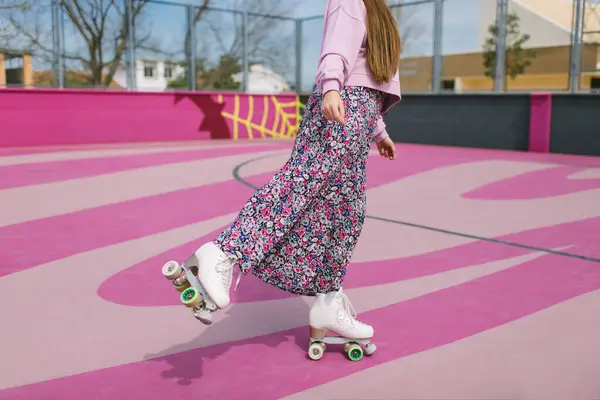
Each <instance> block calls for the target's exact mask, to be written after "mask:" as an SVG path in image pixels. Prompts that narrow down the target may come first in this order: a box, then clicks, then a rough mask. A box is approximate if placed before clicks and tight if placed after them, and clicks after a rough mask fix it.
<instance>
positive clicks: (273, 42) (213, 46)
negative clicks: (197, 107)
mask: <svg viewBox="0 0 600 400" xmlns="http://www.w3.org/2000/svg"><path fill="white" fill-rule="evenodd" d="M212 4H213V2H212V1H211V0H202V1H201V4H200V5H199V6H198V7H197V8H196V9H195V13H194V18H193V22H194V24H193V26H194V30H193V34H195V35H196V38H197V39H198V40H197V46H196V60H195V63H196V73H197V77H196V82H197V87H198V88H211V89H240V83H239V82H236V81H234V80H233V75H235V74H237V73H239V72H241V70H242V62H243V52H244V47H243V44H244V30H243V28H244V27H243V17H242V14H241V13H226V12H221V11H212V10H211V8H210V6H211V5H212ZM292 4H293V3H292V2H283V1H280V0H252V1H248V0H230V1H229V3H228V4H227V5H228V6H230V7H231V8H232V9H235V10H240V11H244V10H246V11H251V12H252V13H255V14H263V15H271V16H275V17H277V16H286V15H290V14H291V11H292V10H293V7H294V6H293V5H292ZM219 5H221V4H219ZM286 23H287V24H288V25H287V27H288V28H290V29H289V30H288V31H289V32H286V31H285V30H282V29H280V28H281V27H282V25H281V24H284V25H283V26H284V27H285V26H286V25H285V24H286ZM294 27H295V26H294V23H293V22H292V21H282V20H280V19H277V18H271V17H259V16H249V17H248V25H247V27H246V32H247V37H248V42H247V44H248V58H249V63H259V64H264V65H267V66H269V67H270V68H271V69H273V70H276V71H279V72H280V73H281V74H285V73H289V72H291V71H292V70H293V64H292V61H293V58H294V47H293V45H290V44H291V43H293V42H292V35H293V28H294ZM184 37H185V39H184V52H185V54H186V55H185V59H186V62H188V63H189V62H190V60H189V52H188V51H187V49H188V47H189V42H190V36H189V33H188V32H187V29H186V30H185V33H184ZM187 65H189V64H187ZM169 87H171V88H186V87H187V72H186V73H185V74H184V75H183V76H180V77H178V78H177V79H176V80H174V81H172V82H171V83H170V84H169Z"/></svg>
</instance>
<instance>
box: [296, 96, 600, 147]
mask: <svg viewBox="0 0 600 400" xmlns="http://www.w3.org/2000/svg"><path fill="white" fill-rule="evenodd" d="M307 99H308V96H306V95H305V96H301V101H302V102H304V103H306V101H307ZM530 99H531V95H530V94H529V93H523V94H502V95H496V94H442V95H427V94H423V95H418V94H409V95H404V96H403V99H402V102H400V104H398V105H396V106H395V107H394V108H392V110H390V112H389V113H388V114H387V115H386V116H385V117H384V119H385V122H386V124H387V127H388V132H389V134H390V136H391V137H392V139H393V140H394V141H397V142H405V143H420V144H434V145H446V146H462V147H478V148H488V149H506V150H523V151H526V150H527V149H528V147H529V114H530V105H531V104H530ZM550 151H551V152H553V153H566V154H588V155H600V95H581V94H579V95H570V94H553V95H552V127H551V137H550Z"/></svg>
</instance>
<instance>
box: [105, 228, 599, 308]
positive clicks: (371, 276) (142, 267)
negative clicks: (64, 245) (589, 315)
mask: <svg viewBox="0 0 600 400" xmlns="http://www.w3.org/2000/svg"><path fill="white" fill-rule="evenodd" d="M599 231H600V217H599V218H592V219H588V220H584V221H576V222H571V223H565V224H560V225H555V226H550V227H545V228H539V229H531V230H528V231H524V232H519V233H515V234H511V235H506V236H502V237H499V238H497V239H500V240H505V241H510V242H513V243H521V244H527V245H531V246H537V247H541V248H549V249H553V248H562V247H566V246H569V251H570V252H574V253H576V254H580V255H584V256H588V257H594V256H596V257H600V244H599V243H598V241H597V233H596V232H599ZM217 233H218V232H213V233H211V234H209V235H206V236H204V237H202V238H199V239H197V240H194V241H191V242H188V243H186V244H184V245H181V246H178V247H176V248H173V249H170V250H168V251H166V252H164V253H162V254H159V255H157V256H155V257H152V258H149V259H147V260H144V261H142V262H140V263H138V264H136V265H133V266H131V267H130V268H127V269H125V270H123V271H121V272H119V273H117V274H115V275H113V276H111V277H110V278H108V279H107V280H106V281H105V282H103V284H102V285H101V286H100V288H99V290H98V294H99V295H100V297H102V298H104V299H105V300H108V301H110V302H113V303H117V304H122V305H127V306H141V307H152V306H165V305H176V304H179V303H180V302H179V299H178V298H177V297H176V296H173V293H172V292H171V291H169V290H164V287H165V280H164V278H163V277H162V275H161V274H158V273H156V271H157V268H159V267H160V266H162V265H163V264H164V263H165V262H166V261H168V260H178V261H181V258H182V257H187V255H188V254H192V253H193V252H194V251H195V250H196V249H197V248H198V247H199V246H200V245H201V244H202V243H204V242H206V241H208V240H212V239H213V238H214V237H215V235H216V234H217ZM533 252H535V250H530V249H524V248H520V247H510V246H506V245H503V244H498V243H493V242H481V241H477V242H473V243H468V244H464V245H461V246H455V247H452V248H449V249H443V250H439V251H433V252H430V253H427V254H419V255H415V256H412V257H405V258H396V259H393V260H384V261H383V260H382V261H370V262H360V263H352V264H351V265H350V267H349V270H348V276H347V277H346V280H345V281H344V287H345V288H347V289H353V288H358V287H367V286H374V285H384V284H388V283H392V282H399V281H403V280H409V279H416V278H421V277H424V276H428V275H434V274H439V273H442V272H446V271H451V270H456V269H459V268H465V267H469V266H472V265H481V264H485V263H489V262H494V261H500V260H503V259H506V258H507V257H516V256H520V255H524V254H530V253H533ZM131 282H136V289H137V290H136V291H135V292H132V291H131V290H129V288H130V287H131ZM285 297H290V296H289V295H288V294H286V293H285V292H283V291H280V290H265V285H264V284H263V283H262V282H261V281H259V280H258V279H255V278H254V277H252V276H248V277H247V278H245V279H243V280H242V281H241V283H240V288H239V291H236V292H233V293H232V302H234V303H243V302H251V301H266V300H275V299H281V298H285Z"/></svg>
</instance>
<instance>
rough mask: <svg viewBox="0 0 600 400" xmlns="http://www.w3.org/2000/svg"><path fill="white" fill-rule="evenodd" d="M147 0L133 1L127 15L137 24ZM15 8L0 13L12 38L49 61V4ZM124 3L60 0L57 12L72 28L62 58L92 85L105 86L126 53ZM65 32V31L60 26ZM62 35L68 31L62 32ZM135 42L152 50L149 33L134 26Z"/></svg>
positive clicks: (31, 1) (35, 0) (31, 0)
mask: <svg viewBox="0 0 600 400" xmlns="http://www.w3.org/2000/svg"><path fill="white" fill-rule="evenodd" d="M149 1H150V0H132V13H131V14H132V19H133V21H134V22H137V25H141V24H140V21H139V20H140V18H141V15H142V11H143V9H144V7H145V6H146V5H147V4H148V2H149ZM19 3H21V6H22V7H21V8H20V9H19V10H16V9H11V10H8V11H7V12H5V13H4V12H3V14H6V15H7V17H8V18H7V20H8V23H9V26H10V28H11V30H12V31H13V32H14V33H15V35H14V37H13V38H12V42H16V43H17V45H18V46H15V45H13V46H12V47H24V48H27V49H31V50H32V51H33V52H34V53H35V54H36V56H38V57H39V58H40V59H41V60H42V61H45V62H46V63H50V62H52V59H53V53H54V49H53V44H52V30H51V25H50V24H49V22H48V21H49V20H50V16H51V15H52V14H51V12H52V11H51V8H50V4H49V3H50V2H48V1H40V0H23V1H20V2H19ZM125 4H126V2H125V1H116V0H63V1H62V12H63V15H64V17H65V20H66V23H67V24H68V25H69V27H70V28H72V32H68V33H69V35H68V36H69V37H65V41H66V42H67V43H69V44H70V45H68V46H65V47H67V48H66V49H64V54H63V55H62V56H63V59H64V60H65V62H66V63H68V64H70V65H77V66H78V67H80V68H83V69H84V70H85V71H86V72H87V74H86V75H85V76H84V77H83V78H82V79H83V80H84V81H85V80H87V83H88V84H91V85H94V86H105V87H107V86H109V85H110V84H111V82H112V81H113V77H114V75H115V73H116V72H117V70H118V68H119V66H120V65H121V63H122V60H123V58H124V55H125V50H126V49H127V41H128V37H129V34H130V32H129V29H128V21H127V10H126V7H125ZM65 30H67V29H65ZM65 36H67V33H65ZM134 37H135V46H136V48H138V49H144V48H153V47H154V46H152V45H151V44H150V34H149V33H144V32H142V31H141V30H140V29H136V33H135V35H134Z"/></svg>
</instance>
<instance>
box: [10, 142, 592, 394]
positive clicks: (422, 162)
mask: <svg viewBox="0 0 600 400" xmlns="http://www.w3.org/2000/svg"><path fill="white" fill-rule="evenodd" d="M210 145H212V146H213V147H211V146H209V145H206V144H199V143H197V142H190V143H187V144H186V143H183V144H181V143H179V144H173V143H163V144H153V145H152V146H149V145H144V144H140V145H128V144H123V145H110V146H67V147H56V148H53V149H47V148H39V149H38V148H31V149H14V150H11V151H5V152H3V151H0V171H1V174H0V204H3V209H4V210H2V211H0V317H1V318H2V321H3V324H2V329H0V338H1V339H2V340H0V370H1V371H2V373H0V399H2V400H4V399H27V400H30V399H61V400H71V399H82V398H94V399H137V398H140V399H141V398H144V399H167V398H168V399H188V398H198V397H202V398H208V399H240V398H256V399H280V398H290V399H291V398H293V399H342V398H343V399H349V398H360V399H367V398H373V399H415V398H419V399H433V398H435V399H457V398H461V399H463V398H464V399H497V398H511V399H512V398H514V399H540V398H543V399H565V398H568V399H592V398H600V383H599V382H600V381H599V380H598V379H597V371H598V370H600V336H599V335H597V334H593V332H597V331H598V329H600V240H599V239H600V233H599V232H600V158H593V157H575V156H560V155H550V154H528V153H515V152H501V151H488V150H474V149H469V150H467V149H459V148H444V147H428V146H415V145H400V146H399V159H398V160H397V161H395V162H390V161H387V160H384V159H382V158H379V157H378V156H376V155H373V156H372V157H371V160H370V161H369V172H368V173H369V180H368V189H369V200H368V201H369V203H368V213H369V214H370V215H372V216H376V217H377V218H379V219H368V220H367V222H366V223H365V228H364V231H363V234H362V237H361V240H360V243H359V245H358V247H357V249H356V252H355V256H354V259H353V262H352V265H351V266H350V269H349V271H348V276H347V279H346V281H345V290H346V292H347V293H348V294H349V296H350V298H351V299H352V302H353V304H354V306H355V308H356V309H357V311H358V312H359V317H360V319H363V320H364V321H365V322H368V323H370V324H373V325H374V326H375V329H376V333H375V338H374V339H375V342H376V343H377V345H378V351H377V352H376V353H375V354H374V355H373V356H372V357H369V358H365V359H363V360H362V361H360V362H358V363H353V362H350V361H348V360H347V359H345V357H344V355H343V354H341V353H339V352H338V349H337V348H335V347H334V346H330V348H329V349H328V351H327V353H326V354H325V357H324V358H323V359H322V360H320V361H319V362H312V361H310V360H308V359H307V358H306V349H307V345H308V342H307V341H308V329H307V326H306V325H307V311H308V309H309V307H310V304H311V301H312V300H311V299H309V298H302V297H297V296H289V295H286V294H285V293H283V292H280V291H278V290H276V289H273V288H271V287H267V286H266V285H263V284H261V283H260V282H259V281H257V280H256V279H254V278H253V277H251V276H248V277H244V278H243V279H242V281H241V283H240V285H239V287H238V290H237V291H236V292H234V293H233V297H232V299H233V301H232V305H231V306H230V307H228V309H227V310H225V311H224V312H222V313H220V314H218V315H217V316H216V320H215V323H214V324H213V325H212V326H210V327H206V326H204V325H202V324H200V323H199V322H197V321H196V320H195V319H194V318H193V317H192V316H191V314H190V313H189V311H188V310H187V309H185V307H183V306H182V305H181V304H179V302H178V294H177V292H175V291H174V290H172V289H171V288H170V287H169V285H170V284H169V282H168V281H166V280H165V279H164V278H163V277H162V275H161V273H160V268H161V267H162V264H163V263H164V262H166V261H168V260H170V259H176V260H182V259H184V258H185V257H187V255H188V254H189V253H190V252H192V251H193V250H194V249H195V248H196V247H197V246H198V245H199V244H201V243H202V242H204V241H206V240H209V239H211V238H213V237H214V236H215V235H217V234H218V232H220V230H221V229H223V228H224V227H226V226H227V225H228V224H229V223H230V222H231V220H232V219H233V218H234V217H235V213H236V212H237V211H238V210H239V208H240V207H241V205H242V204H243V203H244V202H245V200H246V199H247V198H248V197H249V196H250V195H251V193H252V189H251V188H249V187H247V186H245V185H243V184H242V183H241V182H239V181H238V180H236V179H234V177H233V174H232V173H233V171H234V170H236V167H239V168H237V172H238V173H239V175H240V176H241V178H242V179H243V180H244V181H246V182H249V183H251V184H253V185H260V184H262V183H264V182H266V181H267V180H268V179H269V177H270V176H271V175H272V173H273V172H274V171H276V170H277V169H278V168H279V167H280V166H281V164H282V163H283V162H285V160H286V159H287V157H288V156H289V151H290V147H291V144H290V143H281V142H263V143H244V142H237V143H231V144H228V143H223V142H221V143H219V144H218V145H213V144H212V143H210ZM260 157H266V158H263V159H260V160H258V158H260ZM241 164H243V166H241V167H240V165H241ZM402 221H405V222H408V223H410V224H417V225H424V226H425V227H419V226H414V225H413V226H411V225H405V224H401V223H398V222H402ZM427 227H429V228H434V229H426V228H427ZM436 229H437V230H436ZM440 230H441V231H440ZM453 232H454V233H459V234H453ZM460 234H466V235H467V236H464V235H462V236H461V235H460ZM469 235H470V236H469ZM482 238H489V239H495V240H500V241H503V242H505V243H499V242H497V241H496V242H494V241H490V240H482ZM506 242H508V243H513V244H519V245H523V246H525V247H523V246H515V245H509V244H506ZM527 246H530V247H527ZM531 246H532V247H533V248H532V247H531ZM544 249H546V250H544ZM548 250H550V251H558V252H562V253H560V254H556V253H551V252H549V251H548ZM32 288H35V289H33V290H32Z"/></svg>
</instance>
